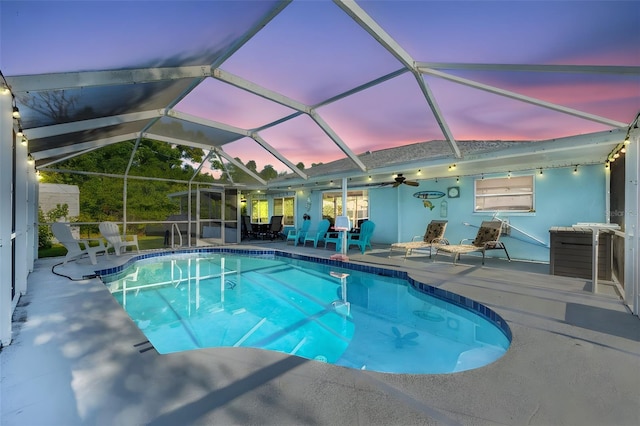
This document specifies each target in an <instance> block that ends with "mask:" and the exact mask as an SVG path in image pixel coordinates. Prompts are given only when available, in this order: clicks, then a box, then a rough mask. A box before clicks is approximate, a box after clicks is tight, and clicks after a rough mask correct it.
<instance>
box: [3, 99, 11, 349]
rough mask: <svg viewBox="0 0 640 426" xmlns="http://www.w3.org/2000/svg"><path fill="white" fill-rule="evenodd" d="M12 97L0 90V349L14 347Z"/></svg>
mask: <svg viewBox="0 0 640 426" xmlns="http://www.w3.org/2000/svg"><path fill="white" fill-rule="evenodd" d="M11 113H12V104H11V93H9V92H8V91H3V90H2V89H1V88H0V200H3V202H1V203H0V271H2V273H0V346H7V345H9V343H11V316H12V314H13V309H12V300H13V294H12V293H13V290H12V279H13V278H12V276H13V273H12V270H13V250H12V247H13V240H12V237H11V231H12V229H11V228H12V223H13V212H12V208H11V204H12V203H10V202H9V200H12V199H13V196H12V186H13V155H14V153H13V145H14V132H13V117H12V116H11Z"/></svg>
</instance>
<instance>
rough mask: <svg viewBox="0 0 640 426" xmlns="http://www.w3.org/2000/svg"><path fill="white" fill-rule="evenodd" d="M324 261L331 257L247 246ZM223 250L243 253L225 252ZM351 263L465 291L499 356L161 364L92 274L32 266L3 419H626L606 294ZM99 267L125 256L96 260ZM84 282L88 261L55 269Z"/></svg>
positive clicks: (386, 260)
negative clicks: (394, 364)
mask: <svg viewBox="0 0 640 426" xmlns="http://www.w3.org/2000/svg"><path fill="white" fill-rule="evenodd" d="M255 246H257V247H269V248H277V249H281V250H289V251H295V252H299V253H305V254H307V253H308V254H314V255H317V256H321V257H328V256H330V255H331V254H333V253H334V252H333V251H331V250H324V249H317V250H316V249H313V248H311V247H293V245H292V244H289V245H287V244H285V243H283V242H273V243H271V242H259V243H258V242H256V244H255ZM234 247H239V248H240V247H246V245H243V246H234ZM388 254H389V252H388V247H387V248H384V247H374V250H373V251H368V252H367V253H366V254H364V255H362V254H359V253H358V252H357V251H355V250H351V251H350V252H349V255H350V257H351V261H353V262H367V263H376V264H382V265H386V266H388V267H390V268H401V269H405V270H407V271H408V272H409V273H410V274H411V275H412V276H413V277H414V278H416V279H418V280H420V281H423V282H425V283H428V284H431V285H434V286H437V287H441V288H444V289H446V290H449V291H453V292H455V293H458V294H461V295H464V296H467V297H471V298H472V299H475V300H477V301H479V302H481V303H484V304H485V305H487V306H489V307H490V308H491V309H493V310H494V311H496V312H497V313H498V314H500V315H501V316H502V317H503V318H504V319H506V320H507V322H508V324H509V326H510V327H511V330H512V332H513V341H512V345H511V347H510V348H509V350H508V352H507V353H506V355H505V356H503V357H502V358H500V359H499V360H498V361H496V362H494V363H492V364H490V365H488V366H485V367H483V368H479V369H476V370H471V371H465V372H461V373H455V374H444V375H398V374H383V373H376V372H371V371H361V370H353V369H348V368H344V367H337V366H333V365H330V364H326V363H321V362H316V361H311V360H306V359H302V358H298V357H295V356H288V355H285V354H280V353H275V352H270V351H261V350H256V349H250V348H218V349H202V350H195V351H188V352H183V353H175V354H168V355H159V354H158V353H156V351H155V350H146V349H149V345H148V344H144V343H143V342H145V341H146V340H147V339H146V338H145V336H144V335H143V334H142V333H141V332H140V331H139V330H138V328H137V327H136V326H135V325H134V323H133V322H132V321H131V320H130V319H129V317H128V316H127V314H126V313H125V312H124V311H123V310H122V309H121V308H120V306H119V305H118V303H117V302H116V301H115V300H114V299H113V297H112V296H111V295H110V293H109V292H108V290H107V289H106V287H105V286H104V285H103V284H102V282H101V281H100V280H99V279H89V280H79V281H72V280H69V279H67V278H65V277H62V276H58V275H55V274H53V273H52V266H53V265H55V264H57V263H59V262H61V258H55V259H41V260H38V261H37V262H36V266H35V270H34V272H33V273H31V274H30V276H29V291H28V293H27V294H26V295H24V296H22V297H21V299H20V302H19V305H18V308H17V310H16V312H15V315H14V340H13V342H12V344H11V345H9V346H7V347H5V348H3V349H2V351H1V352H0V377H1V388H0V410H1V417H0V424H2V425H4V426H13V425H20V426H24V425H28V426H37V425H64V426H70V425H250V424H253V425H258V424H259V425H266V424H270V425H430V424H442V425H637V424H640V391H639V385H640V319H639V318H637V317H635V316H633V315H631V314H630V312H629V310H628V309H627V307H626V306H625V305H624V304H623V303H622V301H621V300H620V298H619V296H618V295H617V292H616V290H615V288H614V287H613V286H612V285H610V284H607V283H601V285H600V287H599V292H598V293H597V294H592V292H591V283H590V281H589V280H584V279H575V278H565V277H556V276H551V275H548V265H542V264H533V263H521V262H511V263H508V262H505V261H503V260H498V259H488V260H487V262H486V265H485V266H482V265H480V262H479V259H478V258H477V257H471V256H467V257H463V259H462V260H461V262H460V264H458V265H456V266H454V265H452V263H451V258H448V257H445V256H442V257H441V256H438V258H437V259H436V260H435V261H434V260H433V259H429V257H428V256H412V257H410V258H409V259H407V260H403V257H402V254H401V253H397V252H396V253H395V255H394V257H391V258H390V257H388ZM99 260H100V263H99V265H98V266H100V267H101V268H102V267H104V266H105V265H108V264H109V263H116V262H122V261H124V257H122V258H118V259H116V258H115V257H114V256H111V259H110V260H107V259H104V258H99ZM56 272H58V273H62V274H65V275H69V276H71V277H77V278H81V277H82V276H83V275H87V274H91V273H92V272H93V268H92V265H91V264H89V262H88V260H87V259H81V260H79V261H77V262H71V263H69V264H68V265H66V266H64V267H62V266H60V267H57V268H56Z"/></svg>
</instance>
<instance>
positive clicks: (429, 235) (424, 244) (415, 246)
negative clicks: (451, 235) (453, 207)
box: [389, 220, 449, 259]
mask: <svg viewBox="0 0 640 426" xmlns="http://www.w3.org/2000/svg"><path fill="white" fill-rule="evenodd" d="M446 229H447V221H446V220H432V221H431V222H429V224H428V225H427V228H426V229H425V231H424V235H422V236H420V235H416V236H415V237H413V238H412V240H411V241H410V242H405V243H393V244H391V248H390V249H389V257H391V252H393V250H394V249H400V250H404V251H405V252H404V258H405V259H406V258H407V256H409V255H410V254H411V253H412V252H413V250H419V249H429V257H431V254H432V253H433V245H434V244H449V241H447V239H446V238H444V231H445V230H446Z"/></svg>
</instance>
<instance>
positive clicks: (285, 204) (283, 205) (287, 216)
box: [273, 197, 295, 226]
mask: <svg viewBox="0 0 640 426" xmlns="http://www.w3.org/2000/svg"><path fill="white" fill-rule="evenodd" d="M294 200H295V199H294V197H284V198H274V199H273V214H274V215H282V216H283V218H282V223H283V224H284V226H287V225H290V226H294V225H295V223H294V219H293V206H294Z"/></svg>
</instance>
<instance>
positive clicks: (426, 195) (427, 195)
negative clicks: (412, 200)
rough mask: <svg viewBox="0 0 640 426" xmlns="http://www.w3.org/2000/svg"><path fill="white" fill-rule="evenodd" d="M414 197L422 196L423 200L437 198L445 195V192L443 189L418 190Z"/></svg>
mask: <svg viewBox="0 0 640 426" xmlns="http://www.w3.org/2000/svg"><path fill="white" fill-rule="evenodd" d="M413 196H414V197H416V198H420V199H421V200H434V199H436V198H442V197H444V192H442V191H418V192H416V193H415V194H413Z"/></svg>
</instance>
